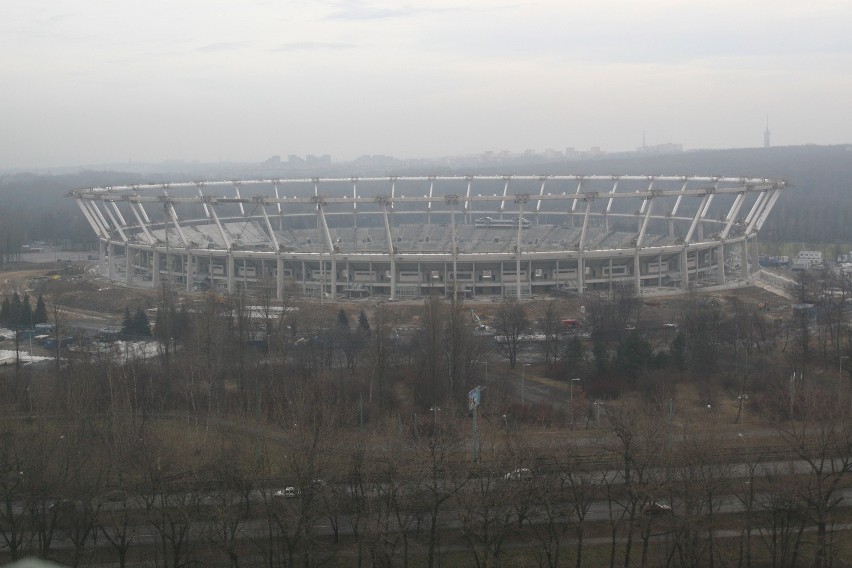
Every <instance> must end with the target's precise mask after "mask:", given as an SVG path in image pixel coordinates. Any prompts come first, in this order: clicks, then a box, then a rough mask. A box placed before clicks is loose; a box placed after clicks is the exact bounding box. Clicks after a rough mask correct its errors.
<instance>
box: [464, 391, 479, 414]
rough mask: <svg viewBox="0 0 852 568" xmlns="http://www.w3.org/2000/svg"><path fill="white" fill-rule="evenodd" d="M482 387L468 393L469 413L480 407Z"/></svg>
mask: <svg viewBox="0 0 852 568" xmlns="http://www.w3.org/2000/svg"><path fill="white" fill-rule="evenodd" d="M481 390H482V387H476V388H475V389H473V390H471V391H470V392H469V393H467V409H468V411H470V410H473V409H474V408H476V407H477V406H479V403H480V401H481V400H482V394H481Z"/></svg>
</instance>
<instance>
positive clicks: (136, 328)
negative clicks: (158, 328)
mask: <svg viewBox="0 0 852 568" xmlns="http://www.w3.org/2000/svg"><path fill="white" fill-rule="evenodd" d="M133 332H134V333H135V334H136V335H138V336H139V337H151V322H150V320H148V316H147V315H146V314H145V311H144V310H142V308H141V307H139V308H136V315H135V316H133Z"/></svg>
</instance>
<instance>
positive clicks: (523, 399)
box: [521, 363, 530, 406]
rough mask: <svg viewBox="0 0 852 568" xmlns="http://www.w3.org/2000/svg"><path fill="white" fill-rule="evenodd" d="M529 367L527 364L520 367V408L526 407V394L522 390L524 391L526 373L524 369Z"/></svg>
mask: <svg viewBox="0 0 852 568" xmlns="http://www.w3.org/2000/svg"><path fill="white" fill-rule="evenodd" d="M529 366H530V364H529V363H524V364H523V365H521V406H525V405H526V394H525V392H524V390H525V389H524V382H525V374H526V373H525V371H526V368H527V367H529Z"/></svg>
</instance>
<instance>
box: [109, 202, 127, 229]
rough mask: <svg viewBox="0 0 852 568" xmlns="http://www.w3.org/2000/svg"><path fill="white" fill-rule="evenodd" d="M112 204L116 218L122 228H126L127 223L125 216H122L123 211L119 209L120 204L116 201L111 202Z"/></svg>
mask: <svg viewBox="0 0 852 568" xmlns="http://www.w3.org/2000/svg"><path fill="white" fill-rule="evenodd" d="M110 203H112V210H113V211H115V216H116V217H118V220H119V221H120V222H121V224H122V226H126V225H127V221H126V220H125V219H124V215H122V214H121V209H119V208H118V204H117V203H116V202H115V201H110Z"/></svg>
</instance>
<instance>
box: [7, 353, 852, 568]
mask: <svg viewBox="0 0 852 568" xmlns="http://www.w3.org/2000/svg"><path fill="white" fill-rule="evenodd" d="M66 379H67V380H69V381H70V383H69V384H68V385H66V395H67V396H66V399H65V404H66V406H67V412H63V413H62V414H61V415H60V418H59V419H56V420H53V419H48V418H46V415H44V414H42V415H41V418H37V419H35V420H33V421H31V422H29V423H27V425H26V426H25V427H21V425H20V423H15V424H11V423H7V424H6V425H5V427H4V429H3V431H2V438H3V444H2V445H0V468H2V471H3V472H5V473H3V475H2V476H0V538H2V539H3V542H4V544H5V549H6V552H5V554H8V555H9V557H10V558H12V559H14V558H17V557H20V556H23V555H24V554H38V555H40V556H41V557H43V558H50V559H54V560H57V561H60V562H63V563H67V564H69V565H73V566H82V565H90V564H92V563H93V562H117V563H118V564H119V565H120V566H126V565H130V564H133V563H136V562H138V561H140V560H142V559H145V560H149V561H155V562H156V563H157V564H158V565H162V566H167V567H175V568H177V567H179V566H185V565H187V564H191V563H207V564H216V565H218V564H227V565H230V566H234V567H236V566H240V565H264V566H271V567H277V566H282V567H291V566H322V565H328V563H334V564H346V565H360V566H409V565H411V566H424V565H425V566H451V565H467V566H471V565H475V566H497V565H501V564H503V563H507V562H514V563H515V564H518V565H538V566H548V567H557V566H578V567H579V566H587V565H596V566H607V565H608V566H739V567H748V566H777V567H795V566H831V565H841V563H842V562H844V561H846V560H848V559H849V556H848V555H849V554H850V551H848V549H844V548H843V545H842V543H843V540H842V533H837V532H835V530H836V529H838V528H839V527H840V523H842V522H843V520H844V516H843V509H842V508H841V505H842V499H841V496H842V495H843V493H842V490H843V488H844V487H845V486H846V485H847V481H848V477H849V472H850V469H852V462H850V458H849V456H850V455H852V428H850V426H852V421H850V417H852V414H850V411H849V407H848V404H847V402H846V401H841V400H839V399H838V397H836V396H832V395H833V393H830V392H825V391H824V390H821V389H819V388H807V389H802V390H801V391H800V392H799V394H798V395H797V397H796V399H795V401H794V404H793V408H792V411H793V418H794V420H784V421H774V422H773V425H772V427H771V430H773V431H774V434H773V435H772V436H771V442H770V444H771V447H770V446H765V445H764V444H765V443H766V442H765V441H763V439H762V438H757V437H755V438H752V436H751V435H749V434H748V433H746V434H745V435H743V436H737V435H736V434H733V433H730V434H724V433H719V434H714V433H712V432H711V431H709V430H708V429H707V428H706V425H705V424H704V423H692V422H689V421H683V420H677V421H675V422H673V421H672V420H671V418H670V417H668V416H667V415H666V414H665V413H661V412H658V411H657V410H656V409H655V408H654V407H653V406H652V405H648V404H645V403H644V402H637V403H625V404H623V405H620V406H618V407H612V408H610V409H609V410H608V411H607V413H606V414H605V415H604V417H603V418H602V419H601V421H600V422H599V423H598V425H597V427H598V428H599V430H598V431H597V432H595V436H594V439H593V440H587V439H585V438H570V437H566V438H564V439H562V440H560V443H559V444H557V445H554V444H553V443H552V441H548V442H547V443H543V442H544V439H541V440H540V439H539V438H538V437H537V434H536V433H535V431H533V430H530V429H528V428H526V427H524V426H519V427H517V428H511V429H508V430H507V429H505V428H504V426H503V421H502V420H501V419H500V417H499V416H496V415H495V414H494V412H493V409H488V408H487V407H486V408H483V413H482V415H481V423H480V443H481V445H480V447H481V452H480V456H481V462H479V463H473V462H471V460H470V432H469V430H468V429H467V420H466V418H465V417H464V412H463V411H462V410H461V409H453V408H450V407H445V408H444V409H443V410H442V414H441V415H440V416H438V415H435V416H434V417H432V418H431V419H428V420H421V421H416V420H408V419H401V418H400V417H395V418H393V417H388V418H387V419H384V420H376V421H373V422H371V423H369V424H368V425H367V426H366V427H365V428H364V429H363V430H359V429H358V428H357V427H355V424H357V416H356V414H357V411H356V410H355V409H353V408H352V407H351V406H350V405H347V404H343V400H342V398H340V397H338V396H337V395H336V394H335V393H334V390H333V389H329V388H328V386H323V385H321V384H319V383H316V382H315V381H297V382H296V383H295V384H292V385H290V387H289V388H287V389H286V390H285V391H284V392H283V393H282V396H283V397H284V398H283V399H282V400H280V401H279V404H276V405H275V407H274V410H273V411H271V412H270V413H269V414H267V415H265V416H263V417H262V428H258V429H257V430H254V431H253V430H251V429H249V430H245V429H242V431H241V429H240V428H237V427H235V426H236V423H231V422H222V421H218V420H214V419H212V418H209V417H208V418H203V417H202V418H200V419H199V420H196V419H194V418H192V417H187V418H179V419H174V418H165V417H163V418H155V417H153V416H146V415H144V414H137V413H133V412H129V410H130V409H131V407H132V404H133V400H132V393H133V391H134V389H135V388H137V387H136V385H137V384H138V383H139V382H145V381H146V380H147V378H146V377H145V373H144V371H143V368H142V367H139V366H138V365H137V364H136V363H135V362H130V363H128V364H125V365H122V366H118V367H116V366H100V365H95V366H88V367H86V368H85V369H84V368H79V364H78V369H77V370H76V371H74V372H73V373H72V374H70V375H68V376H67V377H66ZM98 385H102V387H107V388H108V389H109V396H108V400H107V401H106V408H107V409H108V411H107V413H106V414H104V415H102V417H101V418H99V419H93V418H91V410H92V408H93V406H94V405H93V404H92V403H91V401H90V399H91V396H90V395H91V393H92V392H95V393H100V392H102V388H94V391H93V390H92V389H93V387H98ZM775 388H776V391H777V392H776V396H777V397H778V398H780V399H785V401H786V398H787V394H788V392H787V391H788V389H787V385H786V384H785V381H778V383H777V384H776V385H775ZM764 435H765V434H764ZM547 438H548V440H550V438H551V436H548V437H547ZM523 471H528V472H530V473H529V474H523V475H521V474H518V475H513V472H523ZM284 487H292V488H293V489H292V490H290V491H286V492H284V491H278V490H281V489H283V488H284ZM655 503H656V504H658V505H669V506H671V508H672V511H671V512H668V511H667V510H666V508H665V507H654V505H653V504H655ZM146 535H152V536H146ZM69 543H70V545H71V546H70V547H69V546H67V545H66V544H69ZM61 544H62V545H61Z"/></svg>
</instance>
